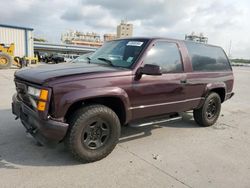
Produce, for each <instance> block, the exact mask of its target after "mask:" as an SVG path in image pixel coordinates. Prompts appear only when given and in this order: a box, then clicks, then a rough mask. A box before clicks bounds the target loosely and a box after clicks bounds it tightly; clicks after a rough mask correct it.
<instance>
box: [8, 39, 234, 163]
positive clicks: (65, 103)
mask: <svg viewBox="0 0 250 188" xmlns="http://www.w3.org/2000/svg"><path fill="white" fill-rule="evenodd" d="M14 81H15V85H16V90H17V93H16V94H14V96H13V103H12V109H13V114H15V115H16V116H17V117H18V118H20V119H21V122H22V124H23V125H24V127H25V128H26V129H27V131H28V132H29V133H30V134H31V135H33V137H35V138H36V140H37V141H38V142H40V143H42V144H55V143H59V142H65V144H66V146H67V147H68V148H69V150H70V151H71V152H72V154H73V155H74V156H75V157H76V158H77V159H79V160H81V161H96V160H99V159H102V158H104V157H105V156H107V155H108V154H109V153H110V152H111V151H112V150H113V149H114V147H115V146H116V144H117V142H118V140H119V136H120V131H121V125H127V124H133V123H137V124H139V123H140V122H144V123H145V122H147V121H148V122H150V121H153V122H156V120H157V119H161V120H162V118H163V117H165V116H166V117H167V115H169V114H176V113H179V112H185V111H189V110H193V114H194V119H195V121H196V122H197V124H199V125H200V126H211V125H213V124H214V123H215V122H216V120H217V119H218V117H219V114H220V110H221V103H223V102H225V101H226V100H227V99H229V98H231V97H232V96H233V92H232V89H233V82H234V77H233V72H232V68H231V66H230V63H229V60H228V58H227V56H226V54H225V52H224V51H223V49H222V48H220V47H217V46H212V45H206V44H201V43H195V42H190V41H181V40H173V39H165V38H126V39H118V40H113V41H109V42H106V43H105V44H104V45H103V46H102V47H101V48H99V49H98V50H97V51H96V52H95V53H93V54H91V55H90V56H89V57H86V58H85V60H84V61H81V62H79V63H77V62H76V61H74V63H63V64H58V65H44V66H40V67H37V68H25V69H22V70H20V71H17V72H16V73H15V80H14ZM169 117H170V116H169Z"/></svg>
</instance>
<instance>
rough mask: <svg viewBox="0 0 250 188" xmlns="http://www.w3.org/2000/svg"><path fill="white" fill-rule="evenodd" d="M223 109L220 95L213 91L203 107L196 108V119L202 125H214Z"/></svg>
mask: <svg viewBox="0 0 250 188" xmlns="http://www.w3.org/2000/svg"><path fill="white" fill-rule="evenodd" d="M220 110H221V99H220V96H219V95H218V94H217V93H215V92H212V93H210V94H209V95H208V96H207V97H206V99H205V102H204V104H203V105H202V107H201V108H199V109H195V110H194V112H193V114H194V120H195V121H196V123H197V124H198V125H200V126H203V127H207V126H211V125H213V124H214V123H215V122H216V121H217V119H218V118H219V115H220Z"/></svg>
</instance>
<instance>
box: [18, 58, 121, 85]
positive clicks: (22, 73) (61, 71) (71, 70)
mask: <svg viewBox="0 0 250 188" xmlns="http://www.w3.org/2000/svg"><path fill="white" fill-rule="evenodd" d="M119 70H120V69H118V68H114V67H108V66H105V65H99V64H88V63H79V64H78V63H74V64H73V63H62V64H56V65H41V66H38V67H35V68H30V67H29V68H24V69H21V70H19V71H16V73H15V77H16V78H18V79H22V80H25V81H28V82H33V83H37V84H43V83H44V82H47V81H49V80H52V79H55V78H58V77H65V76H71V75H76V74H86V73H100V72H114V71H119Z"/></svg>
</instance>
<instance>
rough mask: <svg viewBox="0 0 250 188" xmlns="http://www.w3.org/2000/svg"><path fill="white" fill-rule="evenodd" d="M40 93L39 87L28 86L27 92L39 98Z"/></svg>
mask: <svg viewBox="0 0 250 188" xmlns="http://www.w3.org/2000/svg"><path fill="white" fill-rule="evenodd" d="M40 93H41V89H37V88H34V87H31V86H28V94H30V95H32V96H34V97H37V98H39V97H40Z"/></svg>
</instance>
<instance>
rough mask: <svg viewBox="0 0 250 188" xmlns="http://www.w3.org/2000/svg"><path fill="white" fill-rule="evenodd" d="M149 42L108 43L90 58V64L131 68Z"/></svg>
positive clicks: (131, 40) (122, 41) (138, 40)
mask: <svg viewBox="0 0 250 188" xmlns="http://www.w3.org/2000/svg"><path fill="white" fill-rule="evenodd" d="M147 42H148V40H146V39H122V40H115V41H109V42H106V43H104V45H103V46H102V47H101V48H99V49H98V50H97V51H96V52H94V53H93V54H92V55H91V56H90V57H89V58H90V63H98V64H108V65H110V66H114V67H124V68H130V67H131V66H132V64H133V63H134V62H135V61H136V60H137V58H138V56H139V54H140V53H141V51H142V50H143V49H144V48H145V46H146V43H147Z"/></svg>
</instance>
